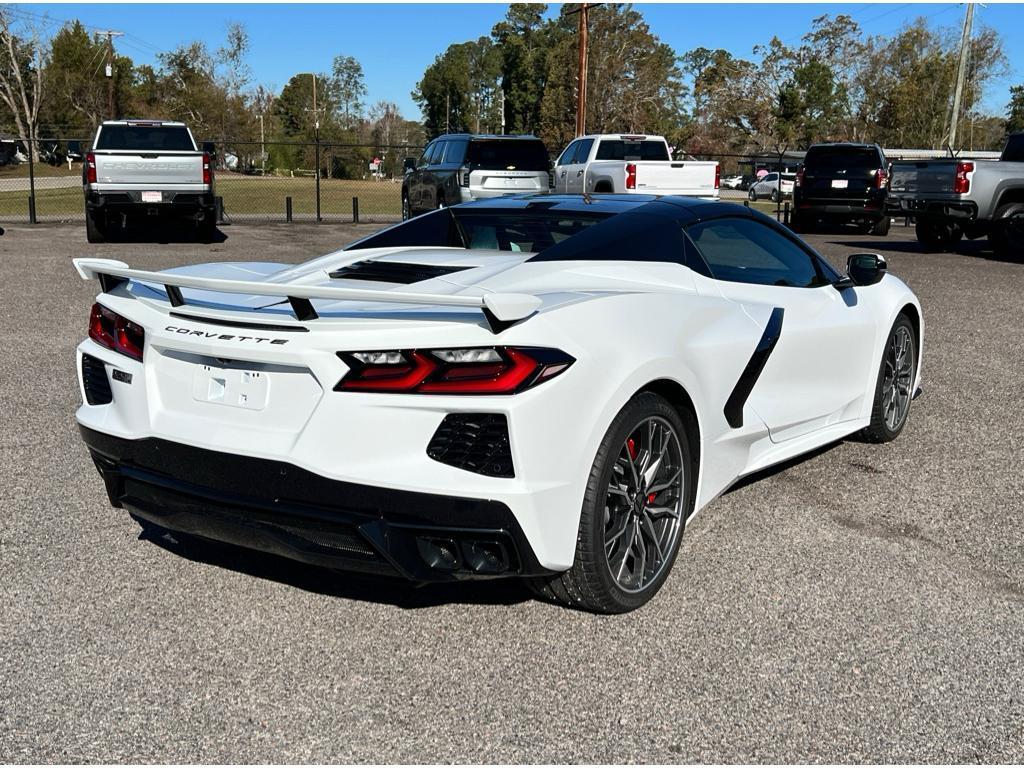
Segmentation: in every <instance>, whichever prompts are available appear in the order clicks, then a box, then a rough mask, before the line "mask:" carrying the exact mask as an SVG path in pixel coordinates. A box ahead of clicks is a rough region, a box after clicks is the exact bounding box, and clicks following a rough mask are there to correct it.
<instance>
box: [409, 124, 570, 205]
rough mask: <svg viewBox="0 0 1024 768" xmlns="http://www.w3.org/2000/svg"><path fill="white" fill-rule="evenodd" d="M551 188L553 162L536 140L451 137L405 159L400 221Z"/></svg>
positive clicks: (478, 136) (499, 137)
mask: <svg viewBox="0 0 1024 768" xmlns="http://www.w3.org/2000/svg"><path fill="white" fill-rule="evenodd" d="M550 188H551V159H550V157H549V156H548V151H547V148H545V146H544V142H543V141H541V140H540V139H538V138H537V137H536V136H490V135H477V134H468V133H448V134H445V135H443V136H438V137H437V138H436V139H434V140H433V141H432V142H430V143H429V144H428V145H427V146H426V148H425V149H424V150H423V154H422V155H420V158H419V160H413V159H412V158H406V163H405V178H404V179H403V180H402V218H403V219H408V218H410V217H412V216H416V215H418V214H420V213H424V212H425V211H432V210H434V209H436V208H444V207H445V206H448V205H457V204H459V203H467V202H469V201H471V200H481V199H484V198H488V197H498V196H501V195H521V194H525V193H530V192H534V193H536V192H544V191H547V190H548V189H550Z"/></svg>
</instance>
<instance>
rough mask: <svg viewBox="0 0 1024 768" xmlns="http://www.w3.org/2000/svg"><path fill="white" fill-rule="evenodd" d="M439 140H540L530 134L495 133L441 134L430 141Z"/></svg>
mask: <svg viewBox="0 0 1024 768" xmlns="http://www.w3.org/2000/svg"><path fill="white" fill-rule="evenodd" d="M439 139H444V140H446V141H447V140H448V139H508V140H509V141H540V139H539V138H538V137H536V136H533V135H532V134H527V133H522V134H516V135H515V136H510V135H503V134H497V133H442V134H441V135H440V136H435V137H434V138H432V139H431V141H438V140H439Z"/></svg>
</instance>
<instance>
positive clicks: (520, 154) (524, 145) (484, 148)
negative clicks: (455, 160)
mask: <svg viewBox="0 0 1024 768" xmlns="http://www.w3.org/2000/svg"><path fill="white" fill-rule="evenodd" d="M466 162H468V163H469V165H470V167H472V168H482V169H485V170H495V171H497V170H509V171H545V172H546V171H547V170H548V167H549V165H550V163H549V161H548V151H547V149H545V148H544V142H542V141H540V140H539V139H537V140H529V139H473V140H472V141H471V142H470V143H469V151H468V153H467V155H466Z"/></svg>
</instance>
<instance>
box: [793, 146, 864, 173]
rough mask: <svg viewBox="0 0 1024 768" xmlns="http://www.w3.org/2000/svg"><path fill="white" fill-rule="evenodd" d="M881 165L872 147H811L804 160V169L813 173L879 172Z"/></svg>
mask: <svg viewBox="0 0 1024 768" xmlns="http://www.w3.org/2000/svg"><path fill="white" fill-rule="evenodd" d="M881 163H882V161H881V160H880V159H879V157H878V152H877V151H876V150H874V149H872V148H870V147H863V148H862V147H841V148H839V147H811V148H810V149H809V150H807V157H806V158H804V168H805V169H806V170H807V171H809V172H811V173H829V172H830V171H854V170H856V171H877V170H878V169H879V168H880V167H881Z"/></svg>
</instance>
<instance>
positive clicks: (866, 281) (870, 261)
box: [846, 253, 888, 285]
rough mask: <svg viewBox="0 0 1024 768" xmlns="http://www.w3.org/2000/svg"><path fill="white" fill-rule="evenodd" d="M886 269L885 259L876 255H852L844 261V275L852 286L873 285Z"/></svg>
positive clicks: (883, 274)
mask: <svg viewBox="0 0 1024 768" xmlns="http://www.w3.org/2000/svg"><path fill="white" fill-rule="evenodd" d="M887 269H888V265H887V264H886V262H885V259H884V258H883V257H881V256H879V255H878V254H877V253H854V254H851V255H850V257H849V258H848V259H847V260H846V273H847V274H848V275H849V276H850V280H852V281H853V284H854V285H874V284H875V283H877V282H878V281H879V280H881V279H882V278H883V277H884V276H885V272H886V270H887Z"/></svg>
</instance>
